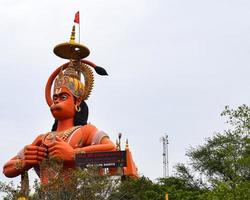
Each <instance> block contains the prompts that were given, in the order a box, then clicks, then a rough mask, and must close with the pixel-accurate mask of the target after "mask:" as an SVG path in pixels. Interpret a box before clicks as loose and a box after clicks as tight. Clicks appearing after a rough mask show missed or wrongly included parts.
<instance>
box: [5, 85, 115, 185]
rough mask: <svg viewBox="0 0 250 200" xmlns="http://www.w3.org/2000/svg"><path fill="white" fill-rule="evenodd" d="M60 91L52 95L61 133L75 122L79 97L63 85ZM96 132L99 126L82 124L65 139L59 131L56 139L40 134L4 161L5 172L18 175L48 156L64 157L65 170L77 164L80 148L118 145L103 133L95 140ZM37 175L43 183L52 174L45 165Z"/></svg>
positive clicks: (91, 149) (109, 148) (103, 148)
mask: <svg viewBox="0 0 250 200" xmlns="http://www.w3.org/2000/svg"><path fill="white" fill-rule="evenodd" d="M58 95H59V96H57V97H56V98H53V103H52V104H51V106H50V109H51V113H52V115H53V116H54V118H55V119H57V120H58V126H57V133H60V132H62V131H65V130H68V129H70V128H72V127H73V126H74V125H73V118H74V115H75V112H76V111H75V104H78V103H80V101H78V100H76V101H75V100H74V97H73V95H72V94H71V92H70V91H69V90H68V89H67V88H64V87H62V88H61V90H60V93H59V94H58ZM96 134H98V130H97V128H96V127H95V126H93V125H91V124H87V125H84V126H81V127H79V128H78V129H77V130H75V131H74V132H73V133H72V134H71V135H70V136H69V137H67V138H66V139H65V140H64V139H62V138H60V135H57V136H56V137H55V138H54V140H50V138H49V137H48V134H42V135H39V136H38V137H37V138H36V139H35V140H34V141H33V142H32V143H31V144H29V145H27V146H25V148H24V149H23V151H21V153H20V155H18V156H15V157H13V158H12V159H10V160H9V161H8V162H7V163H6V164H5V165H4V168H3V173H4V174H5V175H6V176H7V177H16V176H18V175H20V174H22V173H23V172H24V171H26V170H29V169H31V168H35V169H39V164H40V163H41V161H43V160H44V159H45V158H46V157H47V156H52V157H55V158H60V159H62V160H63V161H64V169H65V170H66V169H68V168H72V167H74V166H75V161H74V156H75V154H76V153H78V152H79V151H82V152H98V151H114V150H115V149H116V147H115V145H114V144H113V142H112V141H110V140H109V138H108V137H103V138H101V140H100V141H98V142H95V144H93V142H94V141H95V138H96ZM38 175H39V176H40V178H41V181H42V182H43V183H46V182H47V180H48V179H49V178H50V177H48V176H47V173H46V169H40V173H39V174H38Z"/></svg>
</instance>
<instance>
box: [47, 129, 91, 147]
mask: <svg viewBox="0 0 250 200" xmlns="http://www.w3.org/2000/svg"><path fill="white" fill-rule="evenodd" d="M56 137H59V138H61V139H62V140H63V141H65V142H67V143H68V144H69V145H70V146H72V147H73V148H74V149H75V148H80V147H83V146H85V145H86V141H87V137H86V135H84V134H82V132H81V130H80V128H79V127H75V128H74V129H72V130H70V131H65V132H61V133H57V132H50V133H47V134H45V135H44V137H43V141H42V143H43V145H44V146H48V145H49V144H51V143H53V142H55V140H56Z"/></svg>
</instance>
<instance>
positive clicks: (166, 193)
mask: <svg viewBox="0 0 250 200" xmlns="http://www.w3.org/2000/svg"><path fill="white" fill-rule="evenodd" d="M166 200H168V193H167V192H166Z"/></svg>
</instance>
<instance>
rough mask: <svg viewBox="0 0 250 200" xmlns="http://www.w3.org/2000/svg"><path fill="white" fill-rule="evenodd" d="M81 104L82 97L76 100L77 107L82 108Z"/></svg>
mask: <svg viewBox="0 0 250 200" xmlns="http://www.w3.org/2000/svg"><path fill="white" fill-rule="evenodd" d="M81 102H82V98H81V97H77V98H76V105H77V106H80V104H81Z"/></svg>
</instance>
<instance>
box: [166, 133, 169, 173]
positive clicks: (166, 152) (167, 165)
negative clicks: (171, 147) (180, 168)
mask: <svg viewBox="0 0 250 200" xmlns="http://www.w3.org/2000/svg"><path fill="white" fill-rule="evenodd" d="M168 144H169V143H168V135H166V157H167V158H166V160H167V177H169V162H168Z"/></svg>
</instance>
